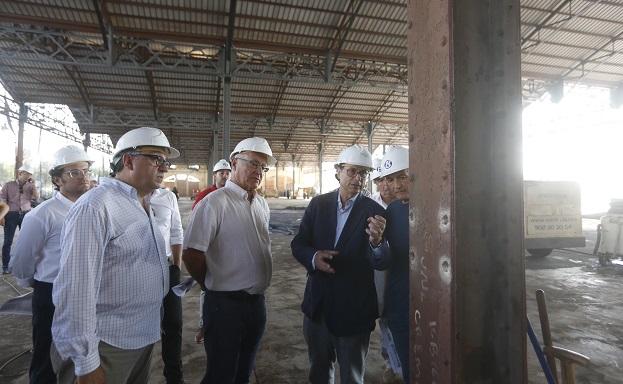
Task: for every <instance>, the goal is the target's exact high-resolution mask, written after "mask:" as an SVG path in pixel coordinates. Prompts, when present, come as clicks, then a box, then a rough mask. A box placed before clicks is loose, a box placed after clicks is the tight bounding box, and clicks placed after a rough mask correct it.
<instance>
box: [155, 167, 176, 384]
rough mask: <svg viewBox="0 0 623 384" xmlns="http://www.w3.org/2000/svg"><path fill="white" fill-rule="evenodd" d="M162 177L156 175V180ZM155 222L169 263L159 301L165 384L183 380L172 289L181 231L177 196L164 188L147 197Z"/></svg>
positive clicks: (174, 296)
mask: <svg viewBox="0 0 623 384" xmlns="http://www.w3.org/2000/svg"><path fill="white" fill-rule="evenodd" d="M161 179H162V178H161V177H160V176H159V180H160V181H161V182H162V180H161ZM150 203H151V209H152V210H153V215H154V219H155V223H156V225H157V226H158V228H159V229H160V232H161V233H162V237H164V244H165V249H166V252H167V260H168V262H169V292H168V293H167V295H166V297H165V298H164V300H163V301H162V309H163V311H162V312H163V314H162V325H161V329H162V332H161V333H162V350H161V352H162V353H161V354H162V362H163V365H164V368H163V375H164V377H165V379H166V382H167V384H182V383H184V373H183V370H182V325H183V322H182V298H181V297H179V296H178V295H176V294H175V292H173V290H172V288H173V287H175V286H176V285H178V284H179V283H180V275H181V269H180V268H181V266H182V242H183V240H184V232H183V230H182V220H181V218H180V209H179V206H178V203H177V197H176V196H175V194H173V192H172V191H169V190H166V189H164V188H158V189H156V190H154V191H153V192H152V194H151V197H150Z"/></svg>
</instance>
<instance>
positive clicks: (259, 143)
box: [229, 137, 275, 163]
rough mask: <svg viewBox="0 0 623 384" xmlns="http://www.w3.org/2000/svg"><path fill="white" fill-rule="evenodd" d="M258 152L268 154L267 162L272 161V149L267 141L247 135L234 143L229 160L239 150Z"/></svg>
mask: <svg viewBox="0 0 623 384" xmlns="http://www.w3.org/2000/svg"><path fill="white" fill-rule="evenodd" d="M246 151H252V152H258V153H263V154H265V155H266V156H268V161H269V163H272V162H273V161H274V160H275V159H274V158H273V151H272V149H270V145H268V141H266V139H265V138H263V137H248V138H246V139H244V140H242V141H241V142H239V143H238V144H236V148H234V150H233V151H232V153H231V154H230V155H229V161H232V160H233V159H234V156H236V155H237V154H239V153H240V152H246Z"/></svg>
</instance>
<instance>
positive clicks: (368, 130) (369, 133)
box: [366, 121, 374, 193]
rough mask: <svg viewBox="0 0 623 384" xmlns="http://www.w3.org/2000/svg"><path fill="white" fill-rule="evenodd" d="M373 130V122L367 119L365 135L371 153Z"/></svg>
mask: <svg viewBox="0 0 623 384" xmlns="http://www.w3.org/2000/svg"><path fill="white" fill-rule="evenodd" d="M373 132H374V123H372V122H371V121H368V123H367V124H366V136H367V137H368V152H370V153H372V151H373V149H372V133H373ZM368 191H370V193H372V179H371V178H368Z"/></svg>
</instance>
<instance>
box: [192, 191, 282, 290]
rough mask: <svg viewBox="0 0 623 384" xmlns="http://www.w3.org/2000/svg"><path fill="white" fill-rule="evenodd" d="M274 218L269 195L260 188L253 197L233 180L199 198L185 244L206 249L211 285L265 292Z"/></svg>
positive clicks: (208, 276)
mask: <svg viewBox="0 0 623 384" xmlns="http://www.w3.org/2000/svg"><path fill="white" fill-rule="evenodd" d="M269 219H270V210H269V208H268V203H266V200H265V199H264V198H263V197H262V196H259V195H257V194H256V195H255V197H254V198H253V200H252V201H251V202H249V200H247V191H245V190H244V189H242V188H241V187H240V186H238V185H237V184H236V183H234V182H232V181H230V180H227V182H226V183H225V186H224V187H223V188H219V189H217V190H216V191H214V192H212V193H210V194H209V195H208V196H206V197H205V198H204V199H203V200H201V201H200V202H199V204H197V206H196V207H195V209H194V210H193V213H192V215H191V217H190V222H189V223H188V227H187V228H186V234H185V237H184V249H187V248H193V249H196V250H199V251H202V252H204V254H205V259H206V265H207V271H206V278H205V281H204V284H205V286H206V288H208V289H209V290H212V291H239V290H244V291H247V292H248V293H251V294H261V293H264V291H265V290H266V288H268V286H269V284H270V279H271V276H272V270H273V260H272V255H271V252H270V237H269V236H268V222H269Z"/></svg>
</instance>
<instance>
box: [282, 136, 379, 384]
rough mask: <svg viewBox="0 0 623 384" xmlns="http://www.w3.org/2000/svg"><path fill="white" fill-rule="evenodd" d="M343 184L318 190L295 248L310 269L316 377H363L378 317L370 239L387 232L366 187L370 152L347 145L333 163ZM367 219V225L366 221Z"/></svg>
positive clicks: (308, 306) (307, 309)
mask: <svg viewBox="0 0 623 384" xmlns="http://www.w3.org/2000/svg"><path fill="white" fill-rule="evenodd" d="M335 169H336V178H337V179H338V181H339V183H340V187H339V189H338V190H336V191H333V192H329V193H326V194H323V195H320V196H316V197H314V198H313V199H312V200H311V202H310V203H309V206H308V207H307V209H306V210H305V214H304V215H303V219H302V221H301V225H300V228H299V232H298V234H297V235H296V236H295V237H294V239H293V240H292V243H291V248H292V254H293V255H294V257H295V258H296V259H297V260H298V261H299V262H300V263H301V264H302V265H303V266H304V267H305V269H306V270H307V286H306V287H305V294H304V298H303V304H302V310H303V313H304V321H303V334H304V336H305V341H306V342H307V347H308V355H309V360H310V372H309V381H310V382H311V383H312V384H317V383H323V384H326V383H333V382H334V372H335V361H336V359H337V362H338V364H339V365H340V382H341V383H363V380H364V379H363V376H364V371H365V359H366V355H367V352H368V344H369V341H370V333H371V332H372V330H373V329H374V326H375V322H376V319H377V317H378V307H377V300H376V292H375V286H374V270H373V268H372V265H371V263H370V260H369V258H370V253H371V246H373V247H374V246H377V245H378V244H379V243H380V242H381V240H382V238H381V234H382V230H383V226H384V223H385V220H384V219H383V217H382V216H383V215H384V210H383V208H382V207H381V206H380V205H378V204H377V203H376V202H374V201H373V200H372V199H370V198H368V197H365V196H363V195H362V194H361V190H362V188H363V185H364V183H365V182H366V179H367V177H368V174H369V172H370V171H371V170H372V169H373V167H372V156H371V155H370V153H369V152H368V151H367V150H366V149H364V148H362V147H360V146H357V145H354V146H351V147H348V148H346V149H344V150H343V151H342V152H341V153H340V155H339V157H338V160H337V162H336V164H335ZM368 223H370V228H368Z"/></svg>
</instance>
